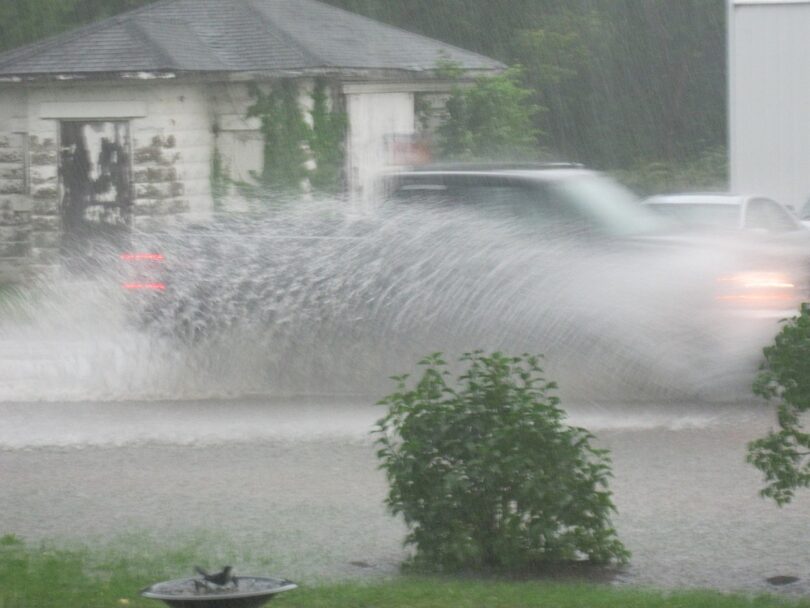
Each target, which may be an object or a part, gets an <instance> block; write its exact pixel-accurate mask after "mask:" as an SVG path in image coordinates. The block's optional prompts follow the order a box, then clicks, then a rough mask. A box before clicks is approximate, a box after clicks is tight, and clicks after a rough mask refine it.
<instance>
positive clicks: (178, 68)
mask: <svg viewBox="0 0 810 608" xmlns="http://www.w3.org/2000/svg"><path fill="white" fill-rule="evenodd" d="M442 58H445V59H449V60H451V61H454V62H456V63H458V64H459V65H460V66H461V67H462V68H464V69H467V70H497V69H501V68H503V67H504V66H503V64H501V63H499V62H497V61H495V60H493V59H489V58H487V57H484V56H482V55H478V54H476V53H472V52H470V51H465V50H463V49H459V48H457V47H454V46H451V45H448V44H444V43H442V42H438V41H436V40H432V39H430V38H426V37H424V36H420V35H418V34H413V33H411V32H407V31H405V30H401V29H399V28H395V27H391V26H388V25H384V24H382V23H379V22H377V21H374V20H372V19H368V18H366V17H363V16H360V15H357V14H354V13H350V12H347V11H344V10H342V9H339V8H336V7H333V6H329V5H327V4H323V3H321V2H317V1H316V0H163V1H162V2H157V3H155V4H151V5H148V6H145V7H142V8H140V9H137V10H135V11H131V12H129V13H124V14H123V15H119V16H117V17H112V18H110V19H105V20H103V21H100V22H97V23H95V24H92V25H89V26H85V27H83V28H79V29H77V30H73V31H71V32H67V33H65V34H62V35H60V36H56V37H54V38H50V39H47V40H44V41H42V42H38V43H35V44H32V45H29V46H27V47H22V48H20V49H16V50H12V51H10V52H7V53H4V54H2V55H0V76H6V77H9V76H54V75H67V74H73V75H79V74H94V73H96V74H98V73H103V74H110V73H119V74H120V73H128V72H139V71H146V72H202V73H206V72H274V71H279V72H284V71H289V70H327V71H340V70H364V69H365V70H406V71H416V72H419V71H425V70H431V69H434V68H435V67H436V65H437V62H438V61H439V60H440V59H442Z"/></svg>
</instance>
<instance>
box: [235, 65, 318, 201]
mask: <svg viewBox="0 0 810 608" xmlns="http://www.w3.org/2000/svg"><path fill="white" fill-rule="evenodd" d="M251 94H252V96H253V98H254V99H255V100H256V101H255V103H254V104H253V105H252V106H251V107H250V108H248V113H247V115H248V118H253V117H257V118H259V119H260V120H261V133H262V135H263V137H264V163H263V165H262V171H261V173H259V174H254V178H256V179H257V180H258V181H259V183H260V184H261V185H262V186H263V187H264V188H266V189H267V190H268V191H271V192H272V191H294V190H297V189H299V188H300V187H301V184H302V182H303V181H304V179H305V178H306V177H307V168H306V166H305V164H306V162H307V154H306V151H305V149H304V144H305V143H306V141H307V139H308V138H309V126H308V125H307V123H306V121H305V120H304V116H303V112H302V111H301V107H300V106H299V104H298V86H297V84H296V83H295V82H294V81H292V80H282V81H280V82H278V83H277V84H276V85H274V86H273V89H272V91H271V92H270V93H265V92H264V91H262V90H261V89H260V88H259V87H258V86H255V85H254V86H253V87H252V89H251Z"/></svg>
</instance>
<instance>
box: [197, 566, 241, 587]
mask: <svg viewBox="0 0 810 608" xmlns="http://www.w3.org/2000/svg"><path fill="white" fill-rule="evenodd" d="M194 570H196V571H197V574H199V575H200V576H201V577H202V581H197V582H198V583H199V585H195V586H198V587H200V586H201V587H204V588H210V587H211V586H212V585H214V586H216V587H225V586H227V585H233V586H234V587H236V586H237V585H238V583H237V580H236V577H235V576H234V575H233V568H232V567H231V566H225V567H224V568H223V569H222V570H221V571H219V572H215V573H213V574H209V573H208V572H206V571H205V570H204V569H203V568H201V567H200V566H194Z"/></svg>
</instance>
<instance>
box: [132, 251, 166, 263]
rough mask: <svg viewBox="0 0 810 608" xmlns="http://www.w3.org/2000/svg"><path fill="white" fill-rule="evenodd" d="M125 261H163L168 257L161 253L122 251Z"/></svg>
mask: <svg viewBox="0 0 810 608" xmlns="http://www.w3.org/2000/svg"><path fill="white" fill-rule="evenodd" d="M121 259H122V260H124V261H125V262H162V261H164V260H165V259H166V258H164V257H163V255H162V254H160V253H122V254H121Z"/></svg>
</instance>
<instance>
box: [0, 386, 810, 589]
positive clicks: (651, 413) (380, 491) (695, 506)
mask: <svg viewBox="0 0 810 608" xmlns="http://www.w3.org/2000/svg"><path fill="white" fill-rule="evenodd" d="M370 401H371V400H368V399H361V398H356V399H346V400H343V401H339V402H336V401H335V400H333V399H299V400H276V401H273V402H268V401H267V400H265V399H255V400H249V399H246V400H239V401H228V402H222V401H204V402H186V403H183V402H173V403H74V404H59V403H52V404H32V403H27V404H13V403H4V404H0V419H2V420H3V424H2V426H0V471H1V473H0V475H2V482H3V491H2V492H1V493H0V533H14V534H17V535H19V536H21V537H23V538H25V539H26V540H28V541H39V540H49V541H58V542H64V543H67V544H70V543H74V542H76V541H82V542H84V541H89V542H104V543H106V542H112V543H116V542H119V543H121V542H123V543H128V542H130V541H127V540H126V539H130V540H131V539H133V538H137V539H138V541H137V542H136V543H133V544H131V545H126V544H125V545H124V546H129V547H131V548H130V550H131V551H140V552H147V553H148V552H149V551H150V550H155V551H156V550H157V548H158V547H161V548H166V547H173V546H177V545H179V544H182V543H187V542H189V540H194V539H198V540H199V539H200V538H204V539H206V540H205V542H206V543H208V544H207V545H206V546H210V547H211V550H212V551H213V552H214V554H217V555H218V554H224V553H228V552H230V553H228V554H229V555H234V551H236V552H237V553H236V555H237V556H238V557H240V558H241V559H240V565H243V566H242V568H241V570H242V571H246V570H250V569H251V566H253V567H254V568H259V567H264V568H265V569H266V564H267V563H269V564H271V565H272V569H273V570H274V571H276V572H282V573H283V574H284V575H285V576H289V577H290V578H294V579H296V580H299V581H303V582H313V581H318V580H335V579H346V578H375V577H380V576H387V575H389V576H393V575H396V573H397V571H398V564H399V563H400V561H401V560H402V559H403V558H404V557H405V552H404V550H403V549H402V547H401V540H402V538H403V536H404V527H403V525H402V523H401V522H400V521H398V520H396V519H393V518H391V517H390V516H389V515H387V514H386V512H385V509H384V507H383V504H382V502H383V498H384V496H385V492H386V483H385V479H384V476H383V475H382V473H381V472H380V471H379V470H378V469H377V463H376V460H375V455H374V446H373V440H372V438H371V437H370V436H369V431H370V429H371V427H372V426H373V423H374V421H375V420H376V419H377V418H378V417H379V416H380V415H381V414H382V408H380V407H377V406H372V405H369V403H370ZM569 413H570V421H571V422H573V423H575V424H578V425H583V426H586V427H587V428H589V429H591V430H592V431H594V432H595V433H596V435H597V436H598V438H599V442H600V443H601V444H603V445H605V446H607V447H609V448H610V449H611V451H612V454H613V461H614V473H615V479H614V480H613V482H612V488H613V490H614V492H615V502H616V504H617V506H618V508H619V511H620V513H619V515H618V516H617V517H616V519H615V522H616V524H617V527H618V530H619V536H620V538H621V539H622V540H623V541H624V542H625V544H626V545H627V546H628V548H629V549H630V550H631V551H632V552H633V557H632V560H631V564H630V566H629V567H628V568H627V570H626V571H625V572H623V573H621V574H620V575H619V576H618V577H617V579H616V580H617V583H619V584H632V585H644V586H654V587H674V586H678V587H704V588H714V589H722V590H745V591H755V592H756V591H766V590H772V591H773V590H775V588H773V587H769V586H768V585H767V583H765V578H767V577H769V576H773V575H777V574H793V575H796V576H799V577H801V578H802V580H801V581H800V582H799V583H797V584H795V585H791V586H788V587H785V588H781V589H780V591H782V592H785V593H808V592H810V548H808V544H807V542H806V538H807V537H806V529H807V521H808V518H809V517H810V497H809V496H807V495H805V494H799V496H798V498H797V499H796V501H795V502H794V504H792V505H789V506H787V507H785V508H783V509H781V510H780V509H778V508H776V507H775V506H774V505H773V504H771V503H769V502H765V501H764V500H762V499H760V498H759V497H758V496H757V490H758V489H759V486H760V479H759V474H758V472H757V471H755V470H754V469H753V468H752V467H751V466H750V465H747V464H745V462H744V450H745V445H746V442H747V441H749V440H750V439H752V438H754V437H756V436H758V435H759V434H761V433H762V432H763V431H764V430H765V429H767V428H768V427H769V426H770V425H771V424H772V414H771V412H770V410H769V408H767V407H765V406H761V405H757V404H748V405H733V406H732V405H718V404H712V405H700V406H698V405H673V404H668V405H666V406H655V405H646V406H644V405H633V406H625V405H616V406H583V407H570V408H569ZM195 542H196V541H195ZM262 564H265V566H262Z"/></svg>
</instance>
